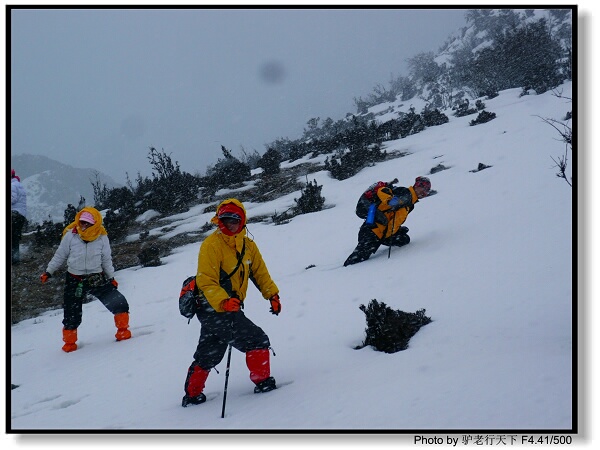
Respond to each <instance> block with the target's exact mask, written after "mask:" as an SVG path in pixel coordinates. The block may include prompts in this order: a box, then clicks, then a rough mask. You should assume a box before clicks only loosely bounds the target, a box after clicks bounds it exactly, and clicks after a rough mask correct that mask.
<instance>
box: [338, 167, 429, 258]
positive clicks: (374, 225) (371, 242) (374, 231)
mask: <svg viewBox="0 0 600 450" xmlns="http://www.w3.org/2000/svg"><path fill="white" fill-rule="evenodd" d="M430 190H431V182H430V181H429V178H427V177H417V179H416V180H415V183H414V185H413V186H410V187H408V188H406V187H400V186H398V187H395V186H394V185H393V183H385V182H382V181H380V182H378V183H375V184H373V185H372V186H371V187H369V189H367V190H366V191H365V192H364V193H363V194H362V195H361V196H360V199H359V200H358V204H357V205H356V215H357V216H358V217H360V218H361V219H364V220H365V221H364V223H363V224H362V225H361V227H360V230H359V231H358V245H357V246H356V248H355V249H354V251H353V252H352V254H350V256H348V258H347V259H346V261H345V262H344V266H349V265H350V264H356V263H359V262H362V261H365V260H367V259H369V257H370V256H371V255H372V254H373V253H375V252H376V251H377V249H378V248H379V246H380V245H386V246H392V245H394V246H397V247H401V246H403V245H406V244H408V243H409V242H410V237H409V236H408V234H407V233H408V228H406V227H404V226H402V224H404V222H405V221H406V218H407V217H408V214H409V213H410V212H411V211H412V210H413V209H414V207H415V204H416V203H417V202H418V201H419V199H421V198H424V197H427V195H429V191H430Z"/></svg>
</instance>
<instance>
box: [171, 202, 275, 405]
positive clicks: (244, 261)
mask: <svg viewBox="0 0 600 450" xmlns="http://www.w3.org/2000/svg"><path fill="white" fill-rule="evenodd" d="M211 221H212V222H213V223H214V224H216V225H218V228H217V229H216V230H215V231H214V232H213V233H212V234H210V235H209V236H208V237H207V238H206V239H205V240H204V242H202V245H201V246H200V252H199V254H198V271H197V273H196V286H197V287H198V290H199V293H200V305H199V308H198V312H197V314H196V315H197V316H198V319H199V320H200V323H201V331H200V339H199V341H198V346H197V348H196V352H195V353H194V361H193V362H192V364H191V365H190V367H189V369H188V373H187V377H186V380H185V384H184V390H185V396H184V397H183V400H182V403H181V405H182V406H183V407H186V406H188V405H197V404H200V403H203V402H205V401H206V396H205V395H204V394H203V392H202V391H203V390H204V385H205V383H206V379H207V378H208V374H209V372H210V370H211V369H212V368H213V367H215V366H216V365H218V364H219V363H220V362H221V360H222V359H223V356H224V355H225V352H226V350H227V346H228V345H229V344H231V345H232V347H234V348H236V349H237V350H239V351H241V352H243V353H245V354H246V365H247V366H248V369H249V370H250V380H251V381H252V382H253V383H254V384H255V388H254V392H256V393H260V392H267V391H271V390H273V389H276V387H277V386H276V384H275V379H274V378H273V377H272V376H271V370H270V360H269V348H270V346H271V344H270V341H269V338H268V336H267V335H266V334H265V332H264V331H263V330H262V329H261V328H260V327H259V326H257V325H256V324H254V323H253V322H252V321H251V320H250V319H248V318H247V317H246V315H245V314H244V312H243V311H242V309H243V306H244V300H245V299H246V293H247V290H248V281H249V280H250V279H251V280H252V281H253V283H254V284H255V285H256V287H257V288H258V289H259V290H260V292H261V294H262V296H263V297H264V298H265V299H267V300H269V302H270V305H271V312H272V313H273V314H275V315H278V314H279V313H280V312H281V302H280V301H279V289H278V288H277V285H276V284H275V283H274V282H273V280H272V279H271V276H270V275H269V271H268V270H267V266H266V265H265V262H264V260H263V258H262V255H261V254H260V251H259V250H258V247H257V245H256V243H255V242H254V241H253V240H252V239H250V238H249V237H248V236H247V235H246V228H245V227H246V210H245V208H244V205H243V204H242V203H241V202H240V201H238V200H236V199H233V198H230V199H227V200H224V201H223V202H221V204H220V205H219V206H218V208H217V213H216V215H215V216H214V217H213V218H212V220H211Z"/></svg>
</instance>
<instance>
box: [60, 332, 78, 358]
mask: <svg viewBox="0 0 600 450" xmlns="http://www.w3.org/2000/svg"><path fill="white" fill-rule="evenodd" d="M63 341H64V343H65V345H63V347H62V349H63V351H64V352H67V353H69V352H74V351H75V350H77V344H76V343H75V342H77V328H75V329H74V330H66V329H65V328H63Z"/></svg>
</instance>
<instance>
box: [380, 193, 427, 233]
mask: <svg viewBox="0 0 600 450" xmlns="http://www.w3.org/2000/svg"><path fill="white" fill-rule="evenodd" d="M396 189H398V188H396ZM404 189H408V191H410V195H411V199H410V202H409V203H404V204H403V206H402V207H401V208H400V209H398V210H397V211H396V212H394V211H392V210H391V209H390V207H389V205H388V201H389V200H391V199H392V197H393V194H392V193H391V191H390V189H385V188H384V189H379V190H378V191H377V197H379V199H380V200H381V202H380V203H379V205H378V206H377V209H378V210H379V211H381V212H382V213H383V214H384V215H385V217H386V218H387V224H385V225H384V224H382V223H376V225H377V226H376V227H375V228H373V233H375V235H376V236H377V237H378V238H379V239H383V238H389V237H390V236H392V235H393V234H396V233H397V232H398V230H399V229H400V226H401V225H402V224H403V223H404V222H405V221H406V217H407V216H408V213H409V212H410V211H411V210H412V209H413V207H414V204H415V203H416V202H417V201H418V198H417V194H416V193H415V190H414V189H413V187H412V186H410V187H409V188H404Z"/></svg>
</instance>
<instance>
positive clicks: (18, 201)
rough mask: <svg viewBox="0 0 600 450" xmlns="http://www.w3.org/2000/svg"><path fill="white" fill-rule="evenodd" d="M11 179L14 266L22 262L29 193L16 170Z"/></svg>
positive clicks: (12, 259) (11, 227)
mask: <svg viewBox="0 0 600 450" xmlns="http://www.w3.org/2000/svg"><path fill="white" fill-rule="evenodd" d="M10 178H11V179H10V219H11V220H10V230H11V261H12V263H13V264H19V262H21V254H20V252H19V244H20V243H21V236H22V234H23V227H24V226H25V222H27V193H26V192H25V188H24V187H23V185H22V184H21V179H20V178H19V177H18V176H17V174H16V173H15V169H12V170H11V174H10Z"/></svg>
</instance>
